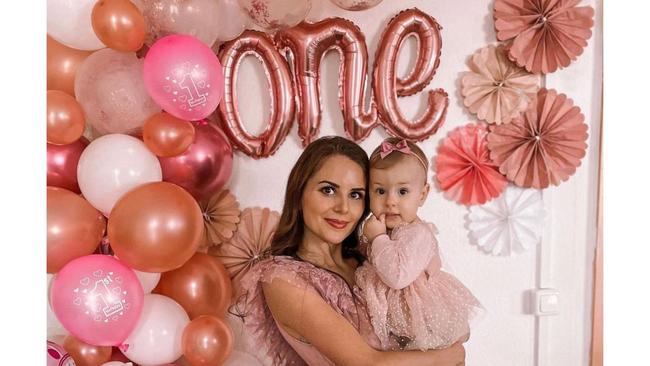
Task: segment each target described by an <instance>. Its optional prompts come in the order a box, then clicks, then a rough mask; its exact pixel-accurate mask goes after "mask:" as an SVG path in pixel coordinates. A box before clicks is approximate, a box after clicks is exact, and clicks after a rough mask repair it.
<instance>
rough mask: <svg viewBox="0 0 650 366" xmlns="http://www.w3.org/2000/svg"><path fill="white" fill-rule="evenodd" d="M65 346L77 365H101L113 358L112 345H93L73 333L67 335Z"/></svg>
mask: <svg viewBox="0 0 650 366" xmlns="http://www.w3.org/2000/svg"><path fill="white" fill-rule="evenodd" d="M63 348H64V349H65V350H66V352H68V353H69V354H70V356H72V359H73V360H74V362H75V365H76V366H101V365H102V364H103V363H105V362H108V361H110V359H111V352H112V347H110V346H93V345H91V344H88V343H84V342H82V341H80V340H78V339H77V338H75V337H74V336H71V335H69V336H67V337H65V340H64V341H63Z"/></svg>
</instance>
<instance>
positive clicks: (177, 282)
mask: <svg viewBox="0 0 650 366" xmlns="http://www.w3.org/2000/svg"><path fill="white" fill-rule="evenodd" d="M153 292H154V293H156V294H160V295H164V296H167V297H169V298H171V299H173V300H174V301H176V302H177V303H179V304H180V305H181V306H182V307H183V309H185V311H187V315H189V317H190V319H194V318H196V317H197V316H199V315H214V316H218V317H223V316H224V314H225V313H226V310H227V309H228V306H229V305H230V299H231V297H232V287H231V284H230V275H229V274H228V271H227V270H226V267H224V265H223V264H221V262H220V261H219V259H217V258H215V257H212V256H210V255H207V254H205V253H196V254H194V256H192V258H190V259H189V260H188V261H187V262H185V264H183V265H182V266H181V267H180V268H177V269H175V270H172V271H169V272H165V273H163V274H162V276H161V277H160V282H158V285H157V286H156V288H155V289H154V290H153Z"/></svg>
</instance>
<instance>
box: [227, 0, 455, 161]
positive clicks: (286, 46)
mask: <svg viewBox="0 0 650 366" xmlns="http://www.w3.org/2000/svg"><path fill="white" fill-rule="evenodd" d="M440 30H441V27H440V26H439V25H438V23H437V22H436V20H435V19H434V18H433V17H431V16H430V15H428V14H425V13H423V12H422V11H420V10H418V9H408V10H404V11H402V12H401V13H399V14H397V16H395V17H394V18H393V19H392V20H391V21H390V22H389V24H388V26H387V27H386V29H385V31H384V34H383V36H382V38H381V40H380V42H379V47H378V50H377V57H376V58H375V64H374V71H373V76H374V77H373V83H372V88H373V94H372V98H367V94H366V77H367V75H366V73H367V69H368V50H367V48H366V40H365V37H364V35H363V33H362V32H361V30H360V29H359V27H358V26H356V25H355V24H354V23H353V22H351V21H349V20H346V19H342V18H329V19H325V20H322V21H320V22H317V23H308V22H302V23H300V24H298V25H297V26H294V27H292V28H285V29H282V30H280V31H278V32H277V33H276V34H275V43H274V40H273V39H272V38H271V36H269V35H267V34H265V33H262V32H257V31H252V30H248V31H245V32H244V33H243V34H242V35H241V36H240V37H239V38H237V39H235V40H232V41H229V42H226V43H225V44H224V45H222V46H221V50H220V52H219V59H220V60H221V63H222V64H223V70H224V76H225V94H224V97H223V101H222V102H221V104H220V105H219V109H218V112H217V114H216V117H217V118H216V119H217V120H218V123H219V124H220V125H221V127H222V128H223V130H224V132H225V133H226V135H227V136H228V138H229V140H230V142H231V143H232V145H233V146H235V147H236V148H237V149H238V150H241V151H243V152H244V153H246V154H247V155H249V156H251V157H253V158H255V159H259V158H263V157H268V156H270V155H273V153H275V152H276V151H277V149H278V148H279V147H280V145H282V143H283V142H284V140H285V138H286V136H287V134H288V133H289V131H290V130H291V124H292V122H293V118H294V115H296V117H297V121H298V135H299V136H300V139H301V140H302V144H303V146H307V145H308V144H309V143H310V142H312V141H313V140H315V139H316V138H317V137H318V134H319V130H320V123H321V115H322V110H321V100H320V99H321V97H320V92H321V91H320V84H319V83H320V66H321V60H322V59H323V57H324V56H325V54H326V53H327V52H329V51H331V50H335V51H337V52H338V53H339V56H340V60H341V64H340V67H339V81H338V83H339V104H340V108H341V112H342V114H343V123H344V130H345V133H346V135H347V136H348V137H349V138H350V139H352V140H354V141H361V140H363V139H365V138H366V137H368V135H369V134H370V131H372V129H373V128H375V126H377V125H378V124H381V125H383V126H384V127H385V128H386V130H387V131H388V133H389V134H391V135H394V136H399V137H402V138H407V139H411V140H417V141H422V140H425V139H427V138H428V137H430V136H431V135H433V134H435V133H436V131H438V129H439V128H440V126H442V124H443V123H444V121H445V116H446V114H447V107H448V106H449V98H448V96H447V93H446V92H445V91H444V90H443V89H434V90H430V91H429V95H428V100H427V105H426V110H425V111H424V113H423V114H422V115H421V116H420V117H419V118H418V119H417V120H415V121H411V120H409V119H408V118H407V117H405V116H404V115H403V114H402V112H401V111H400V108H399V105H398V103H397V98H398V97H404V96H410V95H413V94H416V93H419V92H421V91H422V90H423V89H424V88H425V87H426V86H427V85H428V84H429V83H430V82H431V80H432V79H433V76H434V75H435V73H436V69H437V68H438V66H439V64H440V55H441V48H442V37H441V35H440ZM409 37H415V38H416V39H417V47H418V49H417V54H416V61H415V64H414V66H413V67H412V68H411V69H410V70H408V73H407V74H406V76H405V77H403V78H400V77H398V76H397V70H396V69H397V60H398V56H399V54H400V51H401V47H402V45H403V43H404V41H405V40H406V39H408V38H409ZM285 52H286V56H287V59H288V60H289V62H288V63H287V60H285V58H284V57H283V54H284V53H285ZM247 55H254V56H255V57H257V58H258V59H259V60H260V61H261V62H262V66H263V68H264V70H265V72H266V75H267V79H268V80H269V84H270V85H269V86H270V90H271V118H270V121H269V123H268V124H267V126H266V129H265V130H264V132H262V133H261V134H259V135H257V136H253V135H252V134H250V133H249V132H248V131H246V129H245V127H244V125H243V124H242V121H241V117H240V115H239V112H238V109H237V108H238V106H237V96H236V87H237V72H238V68H239V65H240V64H241V62H242V60H243V59H244V58H245V57H246V56H247ZM289 64H291V65H292V68H291V71H290V70H289ZM294 98H295V103H296V105H295V106H294ZM368 99H370V102H369V103H367V102H366V101H367V100H368ZM368 104H369V105H368ZM296 108H297V109H296Z"/></svg>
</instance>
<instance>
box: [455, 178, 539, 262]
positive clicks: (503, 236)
mask: <svg viewBox="0 0 650 366" xmlns="http://www.w3.org/2000/svg"><path fill="white" fill-rule="evenodd" d="M545 217H546V210H545V209H544V203H543V202H542V194H541V192H540V191H539V190H536V189H523V188H519V187H516V186H512V185H510V186H508V187H507V188H506V190H505V192H504V193H503V194H502V195H501V197H499V198H497V199H495V200H492V201H491V202H489V203H487V204H485V205H482V206H472V207H470V209H469V215H468V216H467V218H468V220H469V226H468V228H469V230H470V234H469V235H470V238H471V239H472V241H473V242H474V243H476V245H478V246H479V247H480V248H481V249H482V250H483V251H484V252H486V253H491V254H492V255H502V256H508V255H512V254H520V253H523V252H524V251H525V250H527V249H529V248H531V247H533V246H535V245H537V244H538V243H539V242H540V240H541V236H542V231H543V230H544V218H545Z"/></svg>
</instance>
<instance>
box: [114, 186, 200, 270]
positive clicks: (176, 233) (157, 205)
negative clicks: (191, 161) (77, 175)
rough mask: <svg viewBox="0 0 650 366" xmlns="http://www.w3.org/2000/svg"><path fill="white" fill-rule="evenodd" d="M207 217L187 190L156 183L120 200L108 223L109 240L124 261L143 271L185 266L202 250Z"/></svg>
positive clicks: (140, 188)
mask: <svg viewBox="0 0 650 366" xmlns="http://www.w3.org/2000/svg"><path fill="white" fill-rule="evenodd" d="M202 235H203V215H202V214H201V209H200V208H199V205H198V203H196V201H195V200H194V199H193V198H192V196H190V194H189V193H187V192H186V191H185V190H184V189H183V188H181V187H179V186H177V185H175V184H171V183H167V182H155V183H147V184H143V185H140V186H138V187H136V188H134V189H132V190H131V191H129V192H128V193H126V194H125V195H124V196H122V198H120V199H119V200H118V201H117V203H116V204H115V206H114V207H113V210H112V211H111V217H110V219H109V220H108V239H109V241H110V243H111V247H112V248H113V251H114V252H115V255H116V256H117V257H118V258H120V261H122V262H123V263H125V264H126V265H128V266H129V267H131V268H133V269H137V270H138V271H143V272H166V271H170V270H172V269H176V268H178V267H180V266H182V265H183V263H185V262H186V261H187V260H188V259H190V258H191V257H192V255H193V254H194V252H196V249H197V248H198V247H199V244H200V241H201V239H202Z"/></svg>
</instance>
